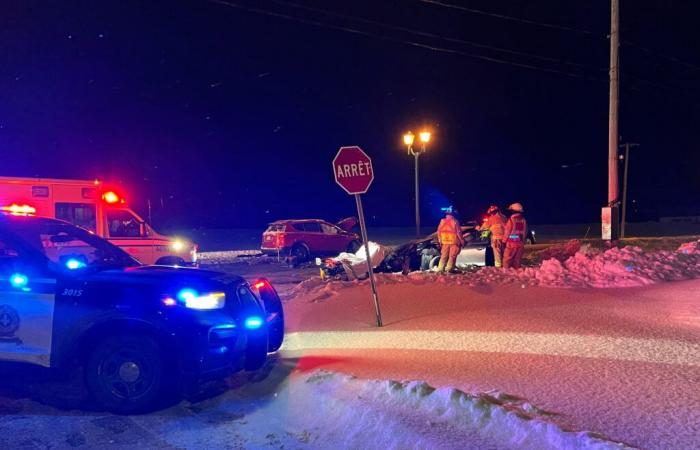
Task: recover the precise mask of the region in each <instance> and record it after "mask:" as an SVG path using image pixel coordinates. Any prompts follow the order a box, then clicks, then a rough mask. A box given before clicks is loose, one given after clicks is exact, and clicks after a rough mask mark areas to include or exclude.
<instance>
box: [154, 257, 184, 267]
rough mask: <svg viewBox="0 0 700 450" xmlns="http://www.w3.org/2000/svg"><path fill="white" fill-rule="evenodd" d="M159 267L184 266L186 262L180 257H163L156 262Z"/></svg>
mask: <svg viewBox="0 0 700 450" xmlns="http://www.w3.org/2000/svg"><path fill="white" fill-rule="evenodd" d="M156 265H158V266H184V265H185V260H184V259H182V258H180V257H178V256H163V257H162V258H160V259H158V261H156Z"/></svg>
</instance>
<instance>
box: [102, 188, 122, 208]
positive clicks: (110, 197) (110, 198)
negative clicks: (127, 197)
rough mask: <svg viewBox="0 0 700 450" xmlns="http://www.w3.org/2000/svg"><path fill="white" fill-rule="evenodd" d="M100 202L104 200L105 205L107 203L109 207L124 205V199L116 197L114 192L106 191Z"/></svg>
mask: <svg viewBox="0 0 700 450" xmlns="http://www.w3.org/2000/svg"><path fill="white" fill-rule="evenodd" d="M102 200H104V201H105V203H109V204H110V205H113V204H115V203H124V199H123V198H121V197H120V196H118V195H117V193H116V192H114V191H107V192H105V193H104V194H102Z"/></svg>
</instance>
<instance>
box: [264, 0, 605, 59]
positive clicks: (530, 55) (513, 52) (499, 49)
mask: <svg viewBox="0 0 700 450" xmlns="http://www.w3.org/2000/svg"><path fill="white" fill-rule="evenodd" d="M272 1H273V2H274V3H276V4H280V5H285V6H290V7H292V8H298V9H304V10H307V11H313V12H317V13H321V14H325V15H328V16H331V17H338V18H341V19H346V20H354V21H357V22H361V23H366V24H370V25H376V26H379V27H383V28H386V29H390V30H394V31H401V32H404V33H409V34H414V35H417V36H422V37H428V38H432V39H438V40H444V41H447V42H452V43H457V44H463V45H469V46H472V47H476V48H483V49H487V50H492V51H496V52H502V53H509V54H511V55H518V56H525V57H528V58H535V59H541V60H543V61H548V62H554V63H559V64H564V65H569V66H575V67H581V68H588V69H594V70H601V71H605V70H607V69H604V68H601V67H595V66H591V65H588V64H581V63H575V62H571V61H566V60H562V59H558V58H552V57H549V56H542V55H537V54H534V53H528V52H521V51H517V50H511V49H507V48H503V47H495V46H493V45H487V44H481V43H478V42H473V41H466V40H463V39H457V38H453V37H450V36H444V35H440V34H434V33H429V32H426V31H420V30H416V29H413V28H406V27H402V26H398V25H393V24H388V23H385V22H379V21H376V20H371V19H366V18H364V17H356V16H349V15H346V14H341V13H338V12H335V11H328V10H325V9H320V8H314V7H312V6H307V5H301V4H298V3H293V2H287V1H282V0H272Z"/></svg>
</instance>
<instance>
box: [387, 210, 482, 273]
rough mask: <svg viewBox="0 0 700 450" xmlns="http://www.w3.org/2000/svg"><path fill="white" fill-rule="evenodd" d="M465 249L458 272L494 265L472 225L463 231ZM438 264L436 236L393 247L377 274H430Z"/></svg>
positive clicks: (458, 261) (459, 256)
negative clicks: (473, 267)
mask: <svg viewBox="0 0 700 450" xmlns="http://www.w3.org/2000/svg"><path fill="white" fill-rule="evenodd" d="M462 236H463V237H464V247H462V250H461V251H460V253H459V255H458V256H457V262H456V265H457V267H459V268H466V267H468V266H489V265H491V266H492V265H493V251H492V250H491V243H490V240H489V238H488V237H486V236H484V235H482V234H481V233H480V232H479V231H478V230H477V229H476V227H475V225H474V224H473V223H470V224H469V225H467V226H463V227H462ZM439 260H440V246H439V244H438V239H437V233H433V234H431V235H429V236H426V237H424V238H421V239H415V240H413V241H409V242H407V243H405V244H402V245H399V246H396V247H394V248H393V249H392V250H391V251H390V252H388V253H387V255H386V257H385V258H384V260H383V261H382V262H381V264H380V265H379V266H378V267H377V269H376V270H375V271H376V272H392V273H393V272H402V273H404V274H407V273H409V272H413V271H416V270H433V268H435V267H437V265H438V261H439Z"/></svg>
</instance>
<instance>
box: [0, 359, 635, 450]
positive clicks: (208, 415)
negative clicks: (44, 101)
mask: <svg viewBox="0 0 700 450" xmlns="http://www.w3.org/2000/svg"><path fill="white" fill-rule="evenodd" d="M5 408H6V410H5V411H6V414H3V415H2V416H0V427H1V428H2V429H3V431H5V432H4V433H1V434H0V448H5V449H15V448H76V447H82V448H97V447H107V448H139V449H150V448H158V449H165V448H189V449H205V448H206V449H214V448H215V449H224V448H241V449H242V448H245V449H263V448H292V449H329V448H348V449H360V448H362V449H364V448H372V449H374V448H376V449H409V448H417V449H533V450H535V449H558V448H567V449H619V448H625V447H624V446H622V445H620V444H617V443H614V442H611V441H609V440H607V439H605V438H604V437H602V436H600V435H598V434H595V433H589V432H575V431H566V430H564V429H563V428H562V427H560V426H559V425H556V424H555V423H553V422H552V421H551V420H549V417H550V416H551V414H552V413H550V412H548V411H544V410H541V409H539V408H538V407H537V406H535V405H533V404H531V403H529V402H527V401H525V400H523V399H520V398H517V397H513V396H510V395H507V394H504V393H501V392H498V391H491V392H488V393H484V394H479V395H470V394H467V393H464V392H461V391H459V390H457V389H453V388H439V389H435V388H433V387H431V386H429V385H428V384H426V383H424V382H416V381H414V382H399V381H391V380H363V379H358V378H355V377H352V376H349V375H344V374H339V373H333V372H327V371H307V370H305V368H304V367H303V365H301V364H300V362H299V360H295V359H278V360H276V361H274V362H272V363H270V364H269V365H268V366H267V367H266V368H265V370H264V371H263V372H262V373H258V374H254V375H248V374H239V375H237V376H234V377H231V378H229V379H228V380H226V381H225V382H221V383H218V384H212V385H210V386H209V391H208V392H206V393H205V394H204V395H203V396H202V398H201V399H199V400H196V401H186V402H182V403H180V404H178V405H176V406H173V407H171V408H168V409H166V410H163V411H160V412H158V413H154V414H149V415H143V416H131V417H124V416H113V415H108V414H100V413H91V412H87V413H85V412H79V411H62V410H60V409H57V408H55V407H51V406H45V405H41V404H38V403H36V402H33V401H30V400H27V399H15V400H11V401H9V402H6V403H5ZM9 410H11V411H12V414H11V415H10V414H7V412H9Z"/></svg>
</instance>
